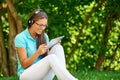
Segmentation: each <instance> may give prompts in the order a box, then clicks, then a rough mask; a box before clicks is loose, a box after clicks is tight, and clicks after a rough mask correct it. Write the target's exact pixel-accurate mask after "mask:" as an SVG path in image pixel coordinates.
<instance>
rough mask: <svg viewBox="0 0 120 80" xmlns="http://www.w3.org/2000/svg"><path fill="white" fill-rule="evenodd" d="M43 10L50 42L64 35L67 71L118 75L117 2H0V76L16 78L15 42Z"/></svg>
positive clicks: (119, 32)
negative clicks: (37, 10) (30, 17)
mask: <svg viewBox="0 0 120 80" xmlns="http://www.w3.org/2000/svg"><path fill="white" fill-rule="evenodd" d="M37 8H41V9H43V10H44V11H45V12H46V13H47V14H48V17H49V21H48V27H47V28H46V33H47V34H48V35H49V38H50V39H52V38H55V37H58V36H62V35H64V36H65V37H64V39H62V42H61V44H62V45H63V47H64V51H65V57H66V63H67V69H68V70H69V71H71V72H73V71H76V72H77V71H83V70H84V71H89V70H92V71H94V70H97V71H120V3H119V0H0V76H16V69H17V63H16V51H15V47H14V38H15V36H16V34H18V33H20V32H21V31H22V30H24V29H25V28H26V27H27V20H28V18H29V15H30V13H31V12H32V11H33V10H34V9H37Z"/></svg>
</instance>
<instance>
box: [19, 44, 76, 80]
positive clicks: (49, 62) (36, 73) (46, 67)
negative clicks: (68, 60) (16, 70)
mask: <svg viewBox="0 0 120 80" xmlns="http://www.w3.org/2000/svg"><path fill="white" fill-rule="evenodd" d="M54 73H55V74H54ZM55 75H56V76H57V78H58V80H77V79H76V78H74V77H73V76H72V75H71V74H70V73H69V72H68V70H67V69H66V64H65V56H64V50H63V47H62V46H61V45H60V44H57V45H55V46H54V47H52V49H51V50H50V52H49V53H48V55H47V56H46V57H45V58H43V59H41V60H40V61H39V62H37V63H36V64H33V65H32V66H30V67H29V68H27V69H26V70H24V72H23V73H22V74H21V75H20V80H52V79H53V78H54V76H55Z"/></svg>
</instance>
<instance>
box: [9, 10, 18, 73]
mask: <svg viewBox="0 0 120 80" xmlns="http://www.w3.org/2000/svg"><path fill="white" fill-rule="evenodd" d="M8 21H9V28H10V29H9V47H8V50H9V72H10V73H9V74H10V75H16V70H17V64H16V51H15V46H14V37H15V35H16V27H15V26H16V24H15V20H14V18H13V17H12V16H11V13H10V12H9V10H8Z"/></svg>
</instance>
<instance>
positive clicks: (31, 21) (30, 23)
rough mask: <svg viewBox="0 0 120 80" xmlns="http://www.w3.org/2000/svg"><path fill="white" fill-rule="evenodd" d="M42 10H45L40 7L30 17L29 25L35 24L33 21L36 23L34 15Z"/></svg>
mask: <svg viewBox="0 0 120 80" xmlns="http://www.w3.org/2000/svg"><path fill="white" fill-rule="evenodd" d="M40 12H43V10H42V9H39V10H37V11H35V12H34V14H33V15H32V16H31V17H30V18H29V19H28V26H32V25H33V23H34V20H33V18H34V16H35V15H36V14H38V13H40Z"/></svg>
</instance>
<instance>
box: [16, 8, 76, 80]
mask: <svg viewBox="0 0 120 80" xmlns="http://www.w3.org/2000/svg"><path fill="white" fill-rule="evenodd" d="M47 22H48V16H47V14H46V13H45V12H44V11H43V10H41V9H37V10H34V11H33V12H32V13H31V16H30V18H29V19H28V27H27V28H26V29H25V30H24V31H23V32H21V33H19V34H18V35H17V36H16V37H15V47H16V51H17V61H18V71H17V75H18V76H19V79H20V80H52V79H53V78H54V76H55V75H56V76H57V78H58V79H59V80H77V79H76V78H75V77H73V76H72V75H71V74H70V73H69V72H68V70H67V69H66V66H65V57H64V51H63V47H62V46H61V45H60V44H59V43H58V44H56V45H55V46H54V47H52V48H51V49H50V51H48V50H47V46H46V44H47V43H48V42H49V38H48V36H47V34H46V33H45V32H44V30H45V28H46V27H47Z"/></svg>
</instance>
